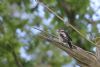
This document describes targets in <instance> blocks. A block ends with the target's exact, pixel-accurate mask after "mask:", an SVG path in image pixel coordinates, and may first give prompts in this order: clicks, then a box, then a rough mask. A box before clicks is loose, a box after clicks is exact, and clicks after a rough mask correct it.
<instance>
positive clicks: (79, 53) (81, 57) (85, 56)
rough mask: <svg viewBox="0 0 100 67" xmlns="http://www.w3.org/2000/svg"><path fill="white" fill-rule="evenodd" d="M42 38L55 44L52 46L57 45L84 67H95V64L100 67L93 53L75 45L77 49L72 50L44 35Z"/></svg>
mask: <svg viewBox="0 0 100 67" xmlns="http://www.w3.org/2000/svg"><path fill="white" fill-rule="evenodd" d="M40 37H42V39H46V40H48V41H49V42H51V43H53V44H52V45H55V46H57V47H58V48H60V49H62V50H64V51H65V52H67V53H68V54H69V55H70V56H71V57H73V58H74V59H76V60H77V61H78V62H79V63H80V64H83V65H84V66H88V67H93V65H95V64H96V65H97V66H96V67H99V66H100V65H99V64H97V63H98V61H97V58H96V56H95V55H94V54H93V53H91V52H88V51H85V50H83V49H82V48H80V47H77V46H75V45H73V46H74V47H75V48H73V49H71V48H69V47H68V46H67V45H68V44H64V43H63V42H59V40H58V39H55V38H51V37H48V36H44V35H42V36H41V35H40ZM94 67H95V66H94Z"/></svg>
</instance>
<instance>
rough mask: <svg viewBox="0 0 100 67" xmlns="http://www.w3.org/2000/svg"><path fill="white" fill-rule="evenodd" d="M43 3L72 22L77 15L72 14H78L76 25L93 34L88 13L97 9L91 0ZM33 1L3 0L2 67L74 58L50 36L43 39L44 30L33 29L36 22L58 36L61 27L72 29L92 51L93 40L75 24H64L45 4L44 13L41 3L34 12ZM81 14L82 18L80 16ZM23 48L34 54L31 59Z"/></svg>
mask: <svg viewBox="0 0 100 67" xmlns="http://www.w3.org/2000/svg"><path fill="white" fill-rule="evenodd" d="M41 1H42V0H41ZM43 3H45V4H47V5H48V6H49V7H50V8H52V9H53V10H54V11H55V12H56V13H57V14H59V15H60V16H61V17H63V18H65V19H67V21H68V22H69V20H71V19H73V17H70V16H69V15H72V16H74V17H75V19H74V22H73V23H74V24H75V25H74V26H75V27H76V28H77V29H78V30H79V31H80V32H81V33H82V34H84V36H87V35H89V33H88V32H89V31H88V27H87V26H88V24H90V23H88V21H87V20H86V17H85V15H86V14H87V15H89V16H93V14H94V11H93V9H92V8H90V1H89V0H50V1H49V0H43ZM33 4H34V3H33ZM63 4H64V6H63ZM30 5H32V3H31V1H30V0H0V66H1V67H16V66H17V65H18V64H16V63H15V62H20V63H21V64H22V65H23V67H42V66H43V67H49V66H51V67H61V66H62V65H64V64H68V63H70V62H71V61H73V60H72V58H71V57H70V56H67V55H62V50H60V49H58V48H57V47H55V46H52V44H51V43H49V42H47V41H46V40H42V39H41V38H40V37H39V36H38V35H40V34H43V32H41V33H40V32H39V33H37V30H33V28H32V27H33V26H34V27H36V26H37V27H39V28H40V29H42V28H43V30H45V31H46V33H52V34H54V36H55V35H56V34H57V33H56V30H57V29H58V28H64V29H65V30H66V31H68V32H69V33H70V36H71V38H72V39H73V43H75V44H76V45H78V46H80V47H82V48H83V49H85V50H89V51H92V50H91V48H93V46H92V45H91V43H89V42H87V41H86V40H85V39H84V38H82V37H81V36H79V34H77V33H76V32H75V31H74V30H73V29H72V28H70V27H66V25H65V24H66V23H65V24H64V22H63V21H61V20H60V19H58V18H57V17H56V16H53V17H52V18H51V17H50V16H51V14H52V13H50V12H49V11H48V10H46V9H45V8H43V12H44V14H43V13H41V12H42V10H41V8H42V7H43V6H41V5H38V7H37V9H36V10H34V12H31V8H30ZM66 7H67V8H66ZM39 8H40V9H39ZM87 8H88V9H87ZM39 10H40V11H39ZM39 12H40V13H39ZM40 15H41V16H40ZM77 15H78V16H79V17H78V18H76V16H77ZM23 17H24V19H23ZM1 19H2V20H1ZM48 20H50V21H48ZM89 20H90V19H89ZM95 23H96V21H95ZM92 26H93V27H92V30H91V32H92V33H95V34H96V33H98V29H97V27H96V26H97V24H95V25H92ZM21 48H24V50H25V52H26V54H27V55H29V56H31V59H30V60H27V58H29V57H26V58H23V57H21V54H22V53H23V52H22V51H20V49H21ZM13 51H14V52H15V54H16V57H17V58H18V59H19V60H18V61H16V60H14V58H16V57H15V56H14V55H13V53H12V52H13ZM39 65H40V66H39Z"/></svg>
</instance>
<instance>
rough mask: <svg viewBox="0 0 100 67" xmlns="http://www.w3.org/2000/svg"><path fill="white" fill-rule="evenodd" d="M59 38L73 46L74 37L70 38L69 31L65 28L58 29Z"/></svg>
mask: <svg viewBox="0 0 100 67" xmlns="http://www.w3.org/2000/svg"><path fill="white" fill-rule="evenodd" d="M58 35H59V40H60V41H62V42H64V43H67V44H68V46H69V47H70V48H72V39H71V38H70V36H69V34H68V32H66V31H65V30H63V29H59V30H58Z"/></svg>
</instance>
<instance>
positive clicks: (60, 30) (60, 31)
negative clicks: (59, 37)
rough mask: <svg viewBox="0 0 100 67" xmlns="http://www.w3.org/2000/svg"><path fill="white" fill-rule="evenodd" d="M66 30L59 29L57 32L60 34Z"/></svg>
mask: <svg viewBox="0 0 100 67" xmlns="http://www.w3.org/2000/svg"><path fill="white" fill-rule="evenodd" d="M64 31H65V30H64V29H58V30H57V32H59V33H62V32H64Z"/></svg>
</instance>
